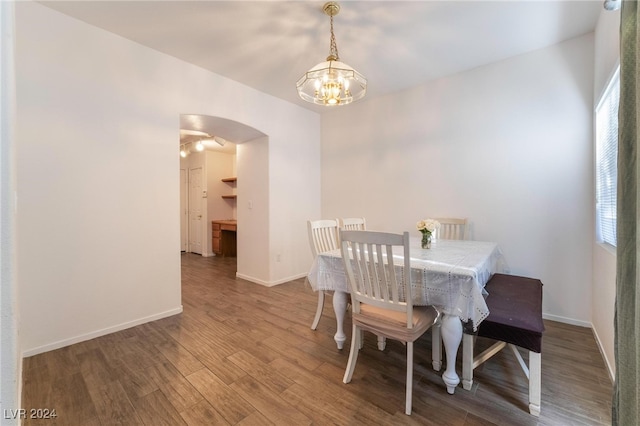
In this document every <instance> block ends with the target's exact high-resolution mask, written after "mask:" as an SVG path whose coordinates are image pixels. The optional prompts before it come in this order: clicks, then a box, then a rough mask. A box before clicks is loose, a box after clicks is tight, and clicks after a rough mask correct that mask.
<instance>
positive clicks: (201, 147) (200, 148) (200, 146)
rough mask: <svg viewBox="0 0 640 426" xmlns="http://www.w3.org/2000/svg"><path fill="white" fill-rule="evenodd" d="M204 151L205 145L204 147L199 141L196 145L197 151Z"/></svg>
mask: <svg viewBox="0 0 640 426" xmlns="http://www.w3.org/2000/svg"><path fill="white" fill-rule="evenodd" d="M203 149H204V145H202V142H201V141H198V143H196V151H202V150H203Z"/></svg>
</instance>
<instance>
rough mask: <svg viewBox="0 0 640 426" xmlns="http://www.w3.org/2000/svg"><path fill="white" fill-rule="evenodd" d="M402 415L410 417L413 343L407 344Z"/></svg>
mask: <svg viewBox="0 0 640 426" xmlns="http://www.w3.org/2000/svg"><path fill="white" fill-rule="evenodd" d="M405 393H406V401H405V409H404V413H405V414H406V415H407V416H410V415H411V400H412V398H413V342H407V390H406V392H405Z"/></svg>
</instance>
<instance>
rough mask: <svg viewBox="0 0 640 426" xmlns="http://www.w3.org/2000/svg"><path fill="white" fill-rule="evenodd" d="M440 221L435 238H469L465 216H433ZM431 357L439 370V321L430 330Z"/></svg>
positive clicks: (440, 362) (440, 353) (440, 358)
mask: <svg viewBox="0 0 640 426" xmlns="http://www.w3.org/2000/svg"><path fill="white" fill-rule="evenodd" d="M434 220H437V221H438V222H439V223H440V227H439V228H437V229H436V232H435V237H436V240H439V239H443V240H467V239H468V238H469V230H468V222H467V218H452V217H445V218H435V219H434ZM431 357H432V363H433V369H434V370H436V371H440V368H441V367H442V336H441V330H440V323H438V324H436V325H435V326H434V327H433V329H432V330H431Z"/></svg>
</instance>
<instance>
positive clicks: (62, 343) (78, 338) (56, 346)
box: [22, 305, 182, 358]
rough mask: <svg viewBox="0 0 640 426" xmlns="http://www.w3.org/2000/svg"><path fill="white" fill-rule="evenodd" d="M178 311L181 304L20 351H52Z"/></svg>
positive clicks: (35, 352)
mask: <svg viewBox="0 0 640 426" xmlns="http://www.w3.org/2000/svg"><path fill="white" fill-rule="evenodd" d="M180 313H182V305H180V306H179V307H177V308H175V309H170V310H168V311H164V312H160V313H157V314H155V315H150V316H148V317H144V318H139V319H137V320H134V321H128V322H125V323H122V324H118V325H114V326H112V327H107V328H103V329H101V330H96V331H92V332H91V333H87V334H81V335H80V336H76V337H72V338H70V339H64V340H59V341H57V342H53V343H50V344H47V345H43V346H39V347H37V348H32V349H28V350H26V351H24V352H23V353H22V356H23V357H24V358H26V357H29V356H33V355H38V354H41V353H44V352H49V351H53V350H55V349H60V348H63V347H65V346H69V345H73V344H75V343H80V342H84V341H86V340H91V339H95V338H96V337H100V336H105V335H107V334H111V333H115V332H116V331H121V330H126V329H127V328H131V327H135V326H137V325H140V324H145V323H147V322H151V321H156V320H159V319H162V318H166V317H170V316H173V315H177V314H180Z"/></svg>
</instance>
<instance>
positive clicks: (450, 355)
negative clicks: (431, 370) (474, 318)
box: [440, 314, 462, 394]
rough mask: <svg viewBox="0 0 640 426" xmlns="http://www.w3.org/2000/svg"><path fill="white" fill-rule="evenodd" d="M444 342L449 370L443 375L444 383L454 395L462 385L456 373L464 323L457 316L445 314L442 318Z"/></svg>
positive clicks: (441, 330) (441, 328) (441, 329)
mask: <svg viewBox="0 0 640 426" xmlns="http://www.w3.org/2000/svg"><path fill="white" fill-rule="evenodd" d="M440 332H441V333H442V342H443V343H444V351H445V354H446V356H447V369H446V370H445V371H444V373H442V381H443V382H444V384H445V385H447V392H448V393H449V394H453V393H454V392H455V390H456V386H458V383H460V377H458V374H457V373H456V357H457V356H458V348H459V347H460V342H461V341H462V322H461V321H460V318H458V316H457V315H450V314H444V317H443V318H442V326H441V327H440Z"/></svg>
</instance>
